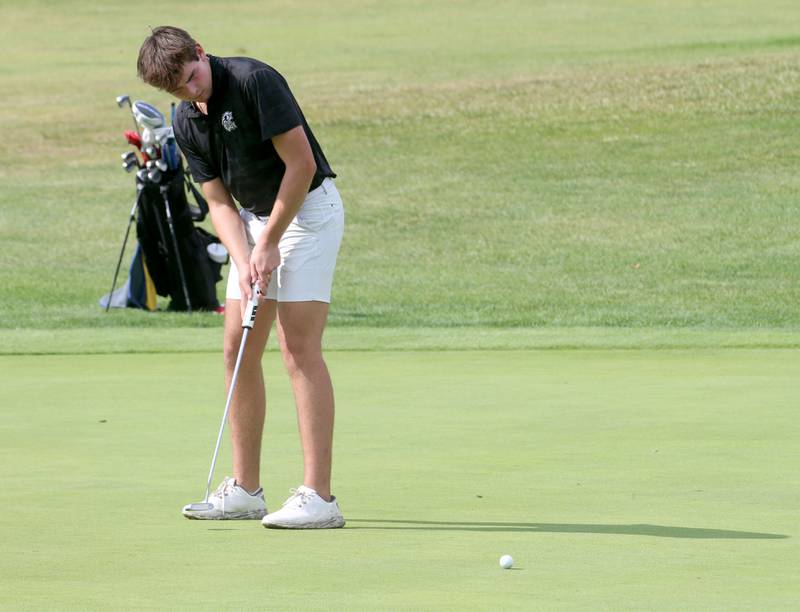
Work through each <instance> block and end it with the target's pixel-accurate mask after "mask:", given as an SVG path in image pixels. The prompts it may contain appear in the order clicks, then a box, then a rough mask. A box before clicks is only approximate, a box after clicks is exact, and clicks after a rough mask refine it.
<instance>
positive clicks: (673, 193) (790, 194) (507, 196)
mask: <svg viewBox="0 0 800 612" xmlns="http://www.w3.org/2000/svg"><path fill="white" fill-rule="evenodd" d="M147 6H149V5H147V3H144V4H142V5H141V6H139V5H137V7H139V8H140V9H141V10H138V9H137V13H136V14H134V13H133V12H132V11H133V8H132V7H130V8H126V6H125V5H109V6H105V5H100V6H95V5H90V4H88V3H82V2H60V3H48V4H47V5H44V4H36V3H34V4H30V5H26V6H25V8H24V9H23V8H21V7H16V8H12V7H4V9H3V10H4V11H5V12H6V14H7V19H5V20H4V23H5V25H4V26H3V28H4V31H3V34H4V36H3V42H2V43H0V44H2V45H4V48H8V49H11V47H12V46H14V49H15V51H16V53H15V57H19V58H20V60H19V61H18V62H15V63H12V64H9V65H7V66H6V67H5V68H3V78H4V88H3V91H2V92H0V102H3V104H2V105H0V127H2V128H3V131H4V135H5V137H4V142H3V143H2V145H0V146H1V147H2V148H0V178H2V180H3V190H2V192H0V241H2V244H3V257H2V259H1V260H0V277H1V279H2V285H3V288H4V300H3V303H2V305H0V327H4V328H14V327H22V328H27V327H45V328H61V327H74V328H82V327H96V326H119V325H124V326H175V325H178V326H212V327H213V326H217V325H219V319H218V318H215V317H211V316H193V317H189V316H170V317H165V316H156V317H153V316H147V315H145V314H143V313H120V312H115V313H113V314H111V315H106V314H104V313H102V312H101V311H100V310H99V308H98V307H97V305H96V300H97V298H98V297H99V296H100V295H101V294H102V293H104V292H105V291H107V290H108V285H109V284H110V281H111V275H112V272H113V267H114V265H115V263H116V257H117V253H118V249H119V245H120V244H121V240H122V235H123V232H124V226H125V223H126V221H127V214H128V210H129V208H130V202H131V198H132V197H133V189H132V184H131V180H130V177H128V176H125V175H123V173H122V172H121V171H120V170H119V168H118V164H117V162H116V161H115V160H116V159H118V158H117V153H118V151H121V150H123V149H124V147H123V146H122V141H121V131H122V130H124V129H128V128H129V123H130V119H129V117H127V116H126V114H125V113H124V112H123V111H119V110H118V109H117V108H116V106H115V105H114V103H113V99H114V96H115V95H117V94H119V93H122V92H127V93H130V94H131V95H132V96H133V97H134V98H136V97H144V98H146V99H148V100H150V101H152V102H155V103H156V104H158V105H160V106H161V107H162V108H164V109H166V108H167V107H168V98H166V97H165V96H163V95H162V94H159V93H158V92H153V91H149V90H148V89H147V88H145V87H144V86H143V85H141V84H140V83H138V82H137V81H136V80H135V76H134V74H133V62H134V58H135V55H136V51H137V49H138V44H139V43H140V41H141V39H142V38H143V36H144V35H145V34H146V27H145V24H144V22H143V21H142V20H143V17H142V15H143V14H148V13H147V11H146V10H145V9H146V8H147ZM153 6H155V5H153ZM158 6H159V10H158V12H157V14H158V15H159V20H160V21H164V22H169V21H174V22H178V23H183V24H184V25H186V27H188V28H190V29H193V30H194V31H196V33H197V34H196V35H197V36H198V38H202V39H204V40H205V41H207V45H206V46H207V47H208V48H209V49H211V50H212V51H214V52H217V53H219V54H224V55H227V54H237V53H249V54H252V55H256V56H259V57H263V58H264V59H267V60H268V61H270V62H272V63H273V64H275V65H276V66H277V67H279V68H280V69H281V70H283V71H284V72H285V73H286V74H287V76H288V77H289V80H290V82H292V84H293V85H294V86H295V90H296V92H297V94H298V96H299V97H300V99H301V101H302V103H303V106H304V108H305V110H306V114H307V116H308V117H309V119H310V121H311V123H312V126H313V127H314V128H315V131H316V132H317V135H318V136H319V137H320V139H321V141H322V142H323V143H324V145H325V148H326V151H327V152H328V153H329V157H330V158H331V161H332V163H333V165H334V168H335V169H336V170H337V172H338V173H339V174H340V180H339V185H340V189H341V191H342V193H343V194H344V197H345V200H346V207H347V223H348V226H347V234H346V238H345V243H344V246H343V250H342V253H341V258H340V264H339V268H338V275H337V280H336V284H335V291H334V303H333V307H332V312H331V324H332V325H334V326H335V325H347V326H373V327H374V326H383V327H394V326H463V325H474V326H626V327H629V326H633V327H648V326H672V327H685V326H690V327H692V326H701V327H713V328H719V329H723V328H735V327H748V328H752V327H784V328H786V327H797V326H798V324H800V315H798V309H797V308H796V304H797V303H798V300H799V299H800V289H798V287H800V284H798V282H797V281H798V280H799V279H798V274H797V272H796V269H797V266H796V262H797V258H798V255H800V252H799V251H800V241H798V236H797V232H796V231H795V230H794V229H793V228H794V223H793V220H794V218H795V217H796V216H797V213H798V212H799V211H798V204H797V201H796V197H795V195H796V193H797V188H798V179H797V178H796V172H795V169H796V167H797V161H798V153H797V151H796V147H795V143H794V141H793V138H792V134H793V126H794V124H795V123H796V121H797V110H796V109H797V108H798V102H800V99H799V98H800V93H799V91H800V90H799V89H798V85H797V83H798V76H800V75H798V72H800V70H799V69H798V64H797V61H796V58H797V49H798V47H800V39H798V38H797V37H796V36H795V35H794V33H793V32H792V30H791V27H790V26H789V24H790V23H791V19H792V16H793V15H797V16H798V17H800V15H799V14H798V11H800V9H798V7H797V6H795V5H794V4H790V3H784V2H767V3H763V2H761V3H756V2H746V1H740V2H735V3H726V6H725V7H724V9H723V8H722V7H721V6H718V5H717V4H716V3H710V2H709V3H700V4H698V3H694V2H677V3H668V4H665V3H661V2H647V3H631V2H610V1H606V2H592V3H589V2H572V3H566V4H563V5H558V6H556V5H553V4H541V5H538V4H537V5H531V4H530V3H523V2H502V3H499V4H498V5H497V6H496V7H494V8H493V9H492V10H491V11H487V10H486V9H485V8H483V5H482V4H481V3H477V2H475V3H472V2H465V3H437V4H436V5H433V6H429V5H427V4H424V5H423V4H417V3H381V4H380V5H378V4H376V3H370V2H345V3H337V7H336V9H335V10H334V9H333V8H332V7H329V6H326V5H324V4H322V3H312V2H310V3H304V4H303V5H302V6H300V7H295V6H294V5H292V9H291V10H290V9H289V5H287V4H283V3H279V2H278V3H275V2H273V3H269V8H270V9H271V10H270V11H269V17H268V18H267V17H266V16H263V17H258V18H253V17H252V15H262V13H263V7H261V4H259V5H258V7H259V8H257V7H256V5H254V4H252V3H243V4H237V6H236V7H231V8H230V10H227V9H226V11H224V12H223V13H222V14H219V15H217V16H216V17H215V21H214V27H213V28H212V27H211V24H210V22H208V21H203V20H201V19H199V18H198V17H197V14H194V15H193V16H192V17H191V18H189V17H187V16H186V14H185V13H183V12H182V11H180V3H177V4H176V5H174V6H173V7H172V8H169V9H167V12H166V13H165V12H164V7H163V6H162V5H161V4H159V5H158ZM192 6H195V5H192ZM203 7H206V8H210V7H211V5H202V4H201V5H200V7H199V9H198V10H199V11H200V12H202V10H203ZM216 13H218V11H215V14H216ZM149 14H153V13H149ZM247 17H250V21H248V19H247ZM187 19H188V22H187V21H186V20H187ZM151 20H152V19H151ZM12 22H13V23H14V24H15V27H13V28H11V27H10V23H12ZM148 23H149V21H148ZM323 23H324V24H325V25H324V27H323V26H322V24H323ZM259 27H261V28H263V29H264V32H265V33H266V34H265V33H264V32H261V31H260V30H259ZM234 30H235V31H236V32H235V34H234ZM90 31H91V32H95V31H96V32H97V33H98V35H97V36H96V37H93V38H92V39H91V41H90V40H89V39H87V37H86V36H81V34H82V33H88V32H90ZM265 36H266V38H265ZM20 109H25V112H24V113H20V112H17V111H19V110H20ZM222 286H223V285H222V284H221V285H220V293H221V292H222Z"/></svg>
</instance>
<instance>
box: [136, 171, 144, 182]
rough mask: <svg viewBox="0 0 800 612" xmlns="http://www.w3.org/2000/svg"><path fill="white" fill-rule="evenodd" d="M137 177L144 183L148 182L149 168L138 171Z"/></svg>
mask: <svg viewBox="0 0 800 612" xmlns="http://www.w3.org/2000/svg"><path fill="white" fill-rule="evenodd" d="M136 178H137V179H139V180H140V181H141V182H142V183H145V182H147V170H146V169H145V168H142V169H141V170H139V171H138V172H137V173H136Z"/></svg>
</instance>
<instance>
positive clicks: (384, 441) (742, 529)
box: [0, 349, 800, 610]
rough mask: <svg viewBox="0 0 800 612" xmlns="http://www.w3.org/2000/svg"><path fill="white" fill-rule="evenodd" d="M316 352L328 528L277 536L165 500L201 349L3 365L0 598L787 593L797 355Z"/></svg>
mask: <svg viewBox="0 0 800 612" xmlns="http://www.w3.org/2000/svg"><path fill="white" fill-rule="evenodd" d="M264 362H265V368H266V374H267V377H268V379H269V380H271V381H272V387H271V394H270V398H271V400H270V401H271V403H270V408H269V416H268V424H267V434H266V440H265V455H264V458H263V465H264V470H265V478H264V484H265V486H266V494H267V502H268V505H269V506H270V507H273V508H274V507H276V506H277V505H279V504H280V503H281V501H283V499H284V498H285V496H286V495H288V489H289V488H290V487H292V486H296V485H297V484H298V479H299V478H300V474H301V470H300V456H299V448H298V447H299V444H298V442H297V437H296V421H295V416H294V410H293V407H292V402H291V392H290V390H289V389H288V383H286V382H285V378H284V374H283V372H282V366H281V365H280V363H279V357H278V356H277V355H276V354H274V353H270V354H268V355H267V356H266V357H265V360H264ZM329 363H330V367H331V370H332V372H333V375H334V378H335V380H336V387H337V399H338V404H339V411H338V415H337V445H336V452H335V479H334V480H335V482H334V491H335V493H336V494H337V495H338V496H339V499H340V501H341V504H342V507H343V510H344V512H345V514H346V518H347V520H348V524H347V527H346V528H345V529H344V530H341V531H338V532H325V533H285V532H272V531H267V530H264V529H263V528H262V527H261V526H260V525H259V524H258V523H233V524H231V523H216V524H208V523H203V522H195V521H187V520H185V519H183V518H182V517H181V516H180V513H179V509H180V506H181V505H182V504H184V503H186V502H187V501H190V500H194V499H196V498H199V497H201V495H202V492H203V489H204V480H205V476H206V471H207V465H208V460H209V459H210V453H211V450H212V445H213V438H214V436H215V432H216V428H217V425H218V419H219V415H220V413H221V410H222V406H223V405H224V395H223V389H222V385H221V376H220V373H221V358H220V357H219V356H218V355H217V354H210V353H204V354H203V353H200V354H186V355H175V354H161V355H83V356H80V355H71V356H29V357H20V356H16V357H0V371H1V372H2V377H3V384H2V385H0V404H2V405H3V407H4V410H3V411H2V414H0V435H2V436H3V440H4V443H3V445H2V447H0V465H2V466H3V473H4V476H3V492H4V496H3V497H4V500H6V502H5V503H7V504H13V509H12V508H11V507H7V508H6V510H5V511H4V513H3V519H2V523H3V534H4V535H3V555H2V556H0V575H2V576H3V580H2V582H3V588H2V589H0V607H3V608H4V609H5V608H8V609H45V608H46V609H56V610H69V609H74V610H78V609H80V610H91V609H101V610H102V609H106V610H107V609H111V608H113V609H115V610H132V609H176V608H189V607H205V606H208V605H212V604H213V605H215V606H219V607H222V608H224V609H256V608H258V609H273V610H285V609H301V610H317V609H326V610H374V609H389V610H419V609H427V610H464V609H468V610H472V609H481V610H490V609H491V610H497V609H519V610H523V609H524V610H529V609H544V610H552V609H608V610H620V609H630V610H642V609H686V610H688V609H692V610H709V609H717V610H730V609H742V610H755V609H772V610H789V609H792V608H793V606H794V604H795V603H796V601H797V598H798V596H800V592H798V587H797V581H796V580H794V577H795V574H796V572H795V568H796V567H797V564H798V562H800V549H798V536H800V534H798V530H797V520H796V509H797V506H798V503H799V502H800V496H798V491H799V490H800V487H798V485H800V482H798V476H797V474H798V469H797V467H798V463H797V457H798V452H800V448H798V442H797V441H798V435H799V434H800V430H798V424H797V419H796V418H795V416H796V414H795V413H796V401H795V399H794V398H796V397H797V396H798V393H800V386H798V380H800V368H799V367H798V363H799V362H798V359H797V352H796V350H757V349H746V350H745V349H740V350H737V349H728V350H698V349H691V350H672V351H663V350H640V351H613V350H600V351H597V350H595V351H576V350H550V351H524V352H520V351H516V352H497V351H492V352H485V351H473V352H446V353H442V352H413V351H403V352H380V351H370V352H359V351H354V352H332V353H331V354H330V357H329ZM187 381H191V384H186V382H187ZM229 470H230V463H229V454H228V449H227V448H224V449H223V455H222V462H221V465H220V468H219V471H218V475H219V476H220V477H221V476H222V475H223V474H224V473H227V472H229ZM504 553H508V554H511V555H513V556H514V558H515V561H516V566H515V567H516V569H515V570H512V571H503V570H501V569H500V568H499V566H498V559H499V557H500V555H502V554H504Z"/></svg>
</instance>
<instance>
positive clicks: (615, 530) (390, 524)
mask: <svg viewBox="0 0 800 612" xmlns="http://www.w3.org/2000/svg"><path fill="white" fill-rule="evenodd" d="M353 523H356V524H355V525H354V524H353ZM347 528H348V529H401V530H403V529H408V530H430V531H494V532H509V533H511V532H538V533H607V534H611V535H639V536H653V537H656V538H689V539H696V540H784V539H786V538H788V537H789V536H787V535H783V534H779V533H757V532H752V531H730V530H727V529H700V528H696V527H670V526H668V525H592V524H580V523H563V524H562V523H493V522H490V523H479V522H474V521H473V522H453V521H401V520H391V519H347Z"/></svg>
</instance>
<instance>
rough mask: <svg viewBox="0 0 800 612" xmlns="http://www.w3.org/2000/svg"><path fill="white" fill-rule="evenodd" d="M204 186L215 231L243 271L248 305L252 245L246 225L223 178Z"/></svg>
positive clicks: (245, 298) (243, 299) (239, 269)
mask: <svg viewBox="0 0 800 612" xmlns="http://www.w3.org/2000/svg"><path fill="white" fill-rule="evenodd" d="M201 187H202V189H203V195H204V196H205V198H206V200H208V211H209V213H210V214H211V223H212V224H213V225H214V230H215V231H216V232H217V236H218V237H219V239H220V240H221V241H222V244H224V245H225V248H226V249H228V253H230V256H231V257H232V258H233V262H234V263H235V264H236V269H237V270H238V272H239V286H240V288H241V290H242V304H244V303H245V302H246V301H247V300H249V299H250V246H249V245H248V244H247V234H246V233H245V229H244V223H242V219H241V217H240V216H239V211H238V210H237V209H236V204H235V203H234V201H233V198H232V197H231V194H230V192H229V191H228V190H227V188H226V187H225V185H224V184H223V182H222V179H221V178H219V177H217V178H215V179H212V180H210V181H207V182H205V183H202V184H201Z"/></svg>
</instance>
